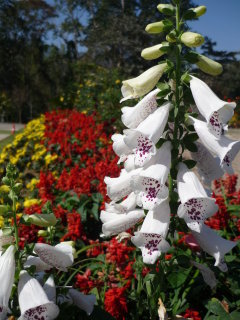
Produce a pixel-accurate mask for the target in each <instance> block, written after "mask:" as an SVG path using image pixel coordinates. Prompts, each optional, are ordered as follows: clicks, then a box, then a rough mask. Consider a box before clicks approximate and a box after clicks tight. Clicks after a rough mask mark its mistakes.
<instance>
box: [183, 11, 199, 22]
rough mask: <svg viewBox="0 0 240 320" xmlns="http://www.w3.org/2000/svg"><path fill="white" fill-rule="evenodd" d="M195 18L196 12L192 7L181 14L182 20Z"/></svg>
mask: <svg viewBox="0 0 240 320" xmlns="http://www.w3.org/2000/svg"><path fill="white" fill-rule="evenodd" d="M196 18H197V14H196V13H195V12H194V11H193V10H192V9H188V10H187V11H186V12H184V14H183V19H184V20H194V19H196Z"/></svg>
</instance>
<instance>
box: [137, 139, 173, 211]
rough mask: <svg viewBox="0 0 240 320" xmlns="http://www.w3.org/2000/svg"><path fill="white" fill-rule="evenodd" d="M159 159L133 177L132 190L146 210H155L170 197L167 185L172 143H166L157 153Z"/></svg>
mask: <svg viewBox="0 0 240 320" xmlns="http://www.w3.org/2000/svg"><path fill="white" fill-rule="evenodd" d="M157 155H158V157H156V158H154V159H151V162H152V160H153V163H154V162H155V160H156V159H157V162H158V163H156V164H153V165H150V166H149V167H147V168H146V169H144V170H142V171H141V172H140V173H139V174H138V175H136V176H133V177H132V181H131V185H132V189H133V190H134V191H135V192H136V193H137V194H138V197H139V199H140V201H141V203H139V202H138V205H140V204H141V205H142V206H143V208H144V209H147V210H153V209H154V208H156V207H157V206H158V205H159V204H160V203H161V202H162V201H164V200H165V199H166V198H167V197H168V188H167V187H166V185H165V183H166V180H167V178H168V174H169V171H170V165H171V143H170V142H165V143H164V144H163V145H162V147H161V148H160V149H159V152H158V153H157Z"/></svg>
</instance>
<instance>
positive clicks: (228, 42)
mask: <svg viewBox="0 0 240 320" xmlns="http://www.w3.org/2000/svg"><path fill="white" fill-rule="evenodd" d="M195 2H196V3H197V4H198V5H205V6H206V7H207V12H206V13H205V15H203V16H202V17H200V18H199V20H198V21H194V22H191V23H189V26H191V27H192V29H193V31H196V32H199V33H201V34H202V35H204V36H206V35H207V36H209V38H211V39H212V40H213V41H216V42H217V46H216V49H217V50H226V51H240V0H201V1H200V0H196V1H195Z"/></svg>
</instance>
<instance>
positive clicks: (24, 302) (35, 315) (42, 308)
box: [18, 271, 59, 320]
mask: <svg viewBox="0 0 240 320" xmlns="http://www.w3.org/2000/svg"><path fill="white" fill-rule="evenodd" d="M18 301H19V306H20V310H21V316H20V318H18V319H19V320H32V319H48V320H53V319H56V318H57V316H58V314H59V309H58V306H57V305H56V304H55V303H53V302H51V301H50V300H49V299H48V297H47V295H46V293H45V291H44V290H43V288H42V286H41V285H40V283H39V282H38V281H37V280H36V279H34V278H32V277H31V276H30V275H29V274H28V273H27V271H21V273H20V279H19V283H18Z"/></svg>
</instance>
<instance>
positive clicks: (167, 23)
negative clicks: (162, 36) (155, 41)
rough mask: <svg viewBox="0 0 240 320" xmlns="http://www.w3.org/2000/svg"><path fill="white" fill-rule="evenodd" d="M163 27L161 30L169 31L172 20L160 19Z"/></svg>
mask: <svg viewBox="0 0 240 320" xmlns="http://www.w3.org/2000/svg"><path fill="white" fill-rule="evenodd" d="M162 22H163V24H164V27H163V31H170V29H171V28H172V27H173V22H172V21H171V20H169V19H164V20H162Z"/></svg>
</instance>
